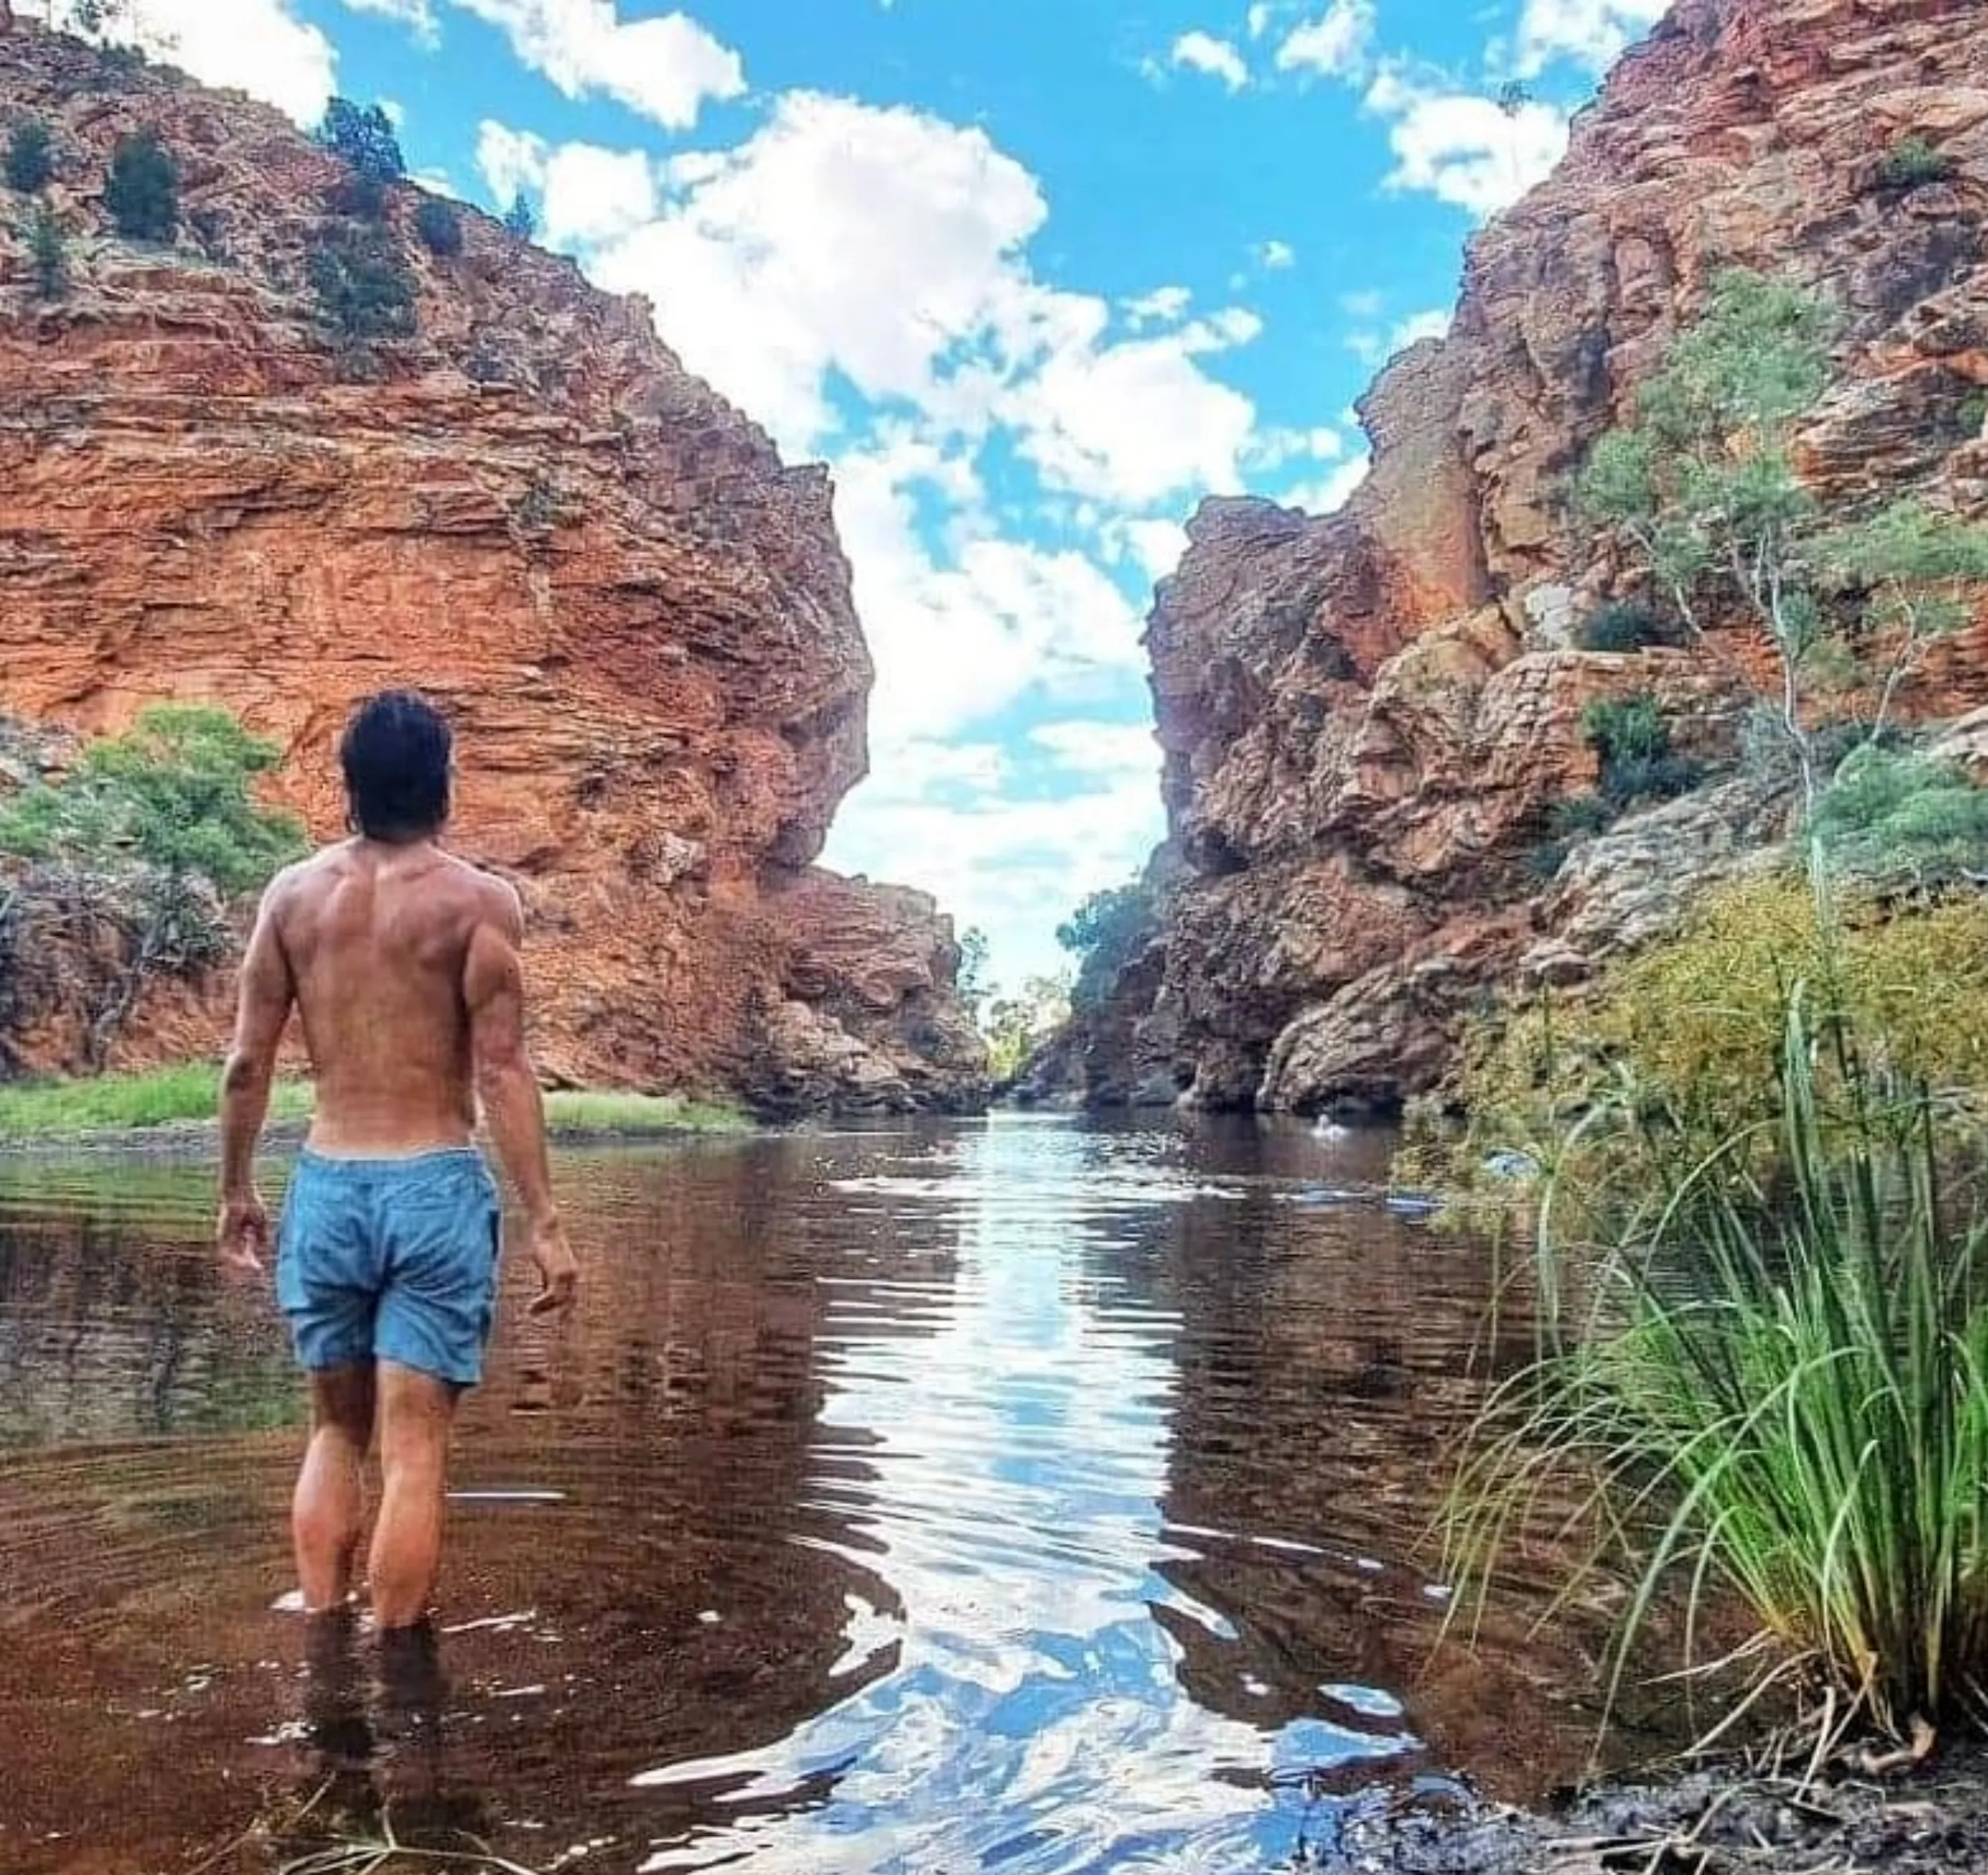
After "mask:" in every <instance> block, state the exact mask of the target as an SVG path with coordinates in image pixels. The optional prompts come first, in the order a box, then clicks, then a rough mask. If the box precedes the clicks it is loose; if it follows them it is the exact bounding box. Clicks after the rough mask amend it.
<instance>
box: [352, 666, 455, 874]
mask: <svg viewBox="0 0 1988 1875" xmlns="http://www.w3.org/2000/svg"><path fill="white" fill-rule="evenodd" d="M452 741H453V739H452V738H451V736H450V735H449V725H448V724H446V723H445V722H444V721H443V720H442V719H441V712H440V711H438V710H437V709H436V708H435V707H434V705H433V704H431V703H429V702H428V701H427V700H425V698H422V697H419V696H415V695H414V693H413V692H411V691H407V690H384V691H382V692H380V694H379V695H378V696H369V697H368V698H367V700H365V702H363V703H362V704H360V705H359V708H357V709H355V711H353V712H352V719H351V721H350V722H349V723H347V724H346V726H345V735H344V739H343V740H342V741H341V742H340V743H339V764H340V765H341V766H342V767H343V769H344V771H345V798H346V799H347V802H349V803H350V804H351V819H352V824H353V826H355V827H356V828H357V829H358V830H359V832H360V833H362V834H364V835H365V836H366V837H367V839H369V840H386V841H407V840H422V839H425V838H427V837H428V836H429V835H430V834H437V833H439V832H440V831H441V827H442V823H443V822H445V821H446V820H447V819H448V818H449V753H450V748H451V746H452Z"/></svg>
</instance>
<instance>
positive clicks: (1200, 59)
mask: <svg viewBox="0 0 1988 1875" xmlns="http://www.w3.org/2000/svg"><path fill="white" fill-rule="evenodd" d="M1168 57H1169V58H1170V61H1171V62H1172V63H1173V64H1174V65H1175V66H1177V67H1181V68H1184V69H1186V70H1188V71H1190V72H1204V73H1206V74H1207V75H1208V76H1210V78H1219V79H1220V80H1221V81H1222V83H1223V84H1225V85H1227V86H1228V87H1229V89H1230V90H1231V91H1241V89H1242V88H1243V87H1244V86H1245V85H1246V84H1248V83H1249V66H1248V65H1245V63H1244V62H1243V57H1242V54H1241V53H1239V52H1238V51H1237V49H1235V47H1234V46H1233V45H1230V44H1229V41H1227V40H1226V39H1218V38H1217V37H1215V36H1214V33H1202V32H1193V33H1182V34H1181V36H1180V37H1178V39H1176V40H1175V41H1174V49H1173V51H1172V52H1171V53H1170V54H1169V55H1168Z"/></svg>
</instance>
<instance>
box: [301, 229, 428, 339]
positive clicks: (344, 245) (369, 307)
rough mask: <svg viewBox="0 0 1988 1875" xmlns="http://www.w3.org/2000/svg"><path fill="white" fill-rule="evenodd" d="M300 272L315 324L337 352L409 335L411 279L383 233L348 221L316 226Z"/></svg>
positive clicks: (412, 306)
mask: <svg viewBox="0 0 1988 1875" xmlns="http://www.w3.org/2000/svg"><path fill="white" fill-rule="evenodd" d="M305 273H306V277H308V280H309V281H310V283H311V291H312V295H313V296H314V297H315V298H316V301H317V315H318V320H319V323H320V324H322V325H323V327H324V328H325V330H326V331H327V332H329V333H330V334H331V335H332V337H333V338H334V339H335V340H336V341H337V343H338V344H339V347H340V349H341V350H343V351H363V350H364V349H365V348H367V347H369V346H371V345H373V344H375V343H379V342H382V341H384V340H389V339H409V338H412V337H413V336H414V332H415V331H416V329H417V325H418V320H417V316H416V312H415V287H414V276H413V275H412V274H411V273H410V272H409V271H408V269H407V265H406V261H403V260H402V257H401V253H400V249H398V247H397V246H396V245H394V238H393V236H392V234H391V233H390V232H389V231H388V230H387V229H384V228H381V227H375V226H370V225H363V224H353V223H348V222H333V223H330V224H327V225H326V226H323V227H321V228H320V229H319V231H318V239H317V245H316V247H315V248H313V249H312V252H311V255H310V257H309V259H308V261H307V262H306V263H305Z"/></svg>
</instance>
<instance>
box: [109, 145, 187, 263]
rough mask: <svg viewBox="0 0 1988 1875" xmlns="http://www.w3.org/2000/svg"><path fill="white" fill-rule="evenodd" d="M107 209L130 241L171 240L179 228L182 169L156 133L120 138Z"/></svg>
mask: <svg viewBox="0 0 1988 1875" xmlns="http://www.w3.org/2000/svg"><path fill="white" fill-rule="evenodd" d="M104 207H105V208H107V209H108V210H109V211H110V217H111V221H112V224H113V226H115V227H116V229H117V231H118V233H120V234H121V235H123V236H124V237H125V239H126V240H127V241H171V239H172V237H173V236H174V233H176V232H177V231H178V227H179V169H178V165H177V164H176V163H174V161H173V159H172V155H171V152H170V151H168V150H167V147H166V146H165V144H164V143H162V142H161V141H160V140H159V132H158V131H155V130H151V129H146V130H141V131H137V132H135V134H134V135H131V136H127V137H120V138H119V139H118V141H117V147H116V150H115V151H112V155H111V168H110V176H109V179H108V181H107V182H106V183H105V185H104Z"/></svg>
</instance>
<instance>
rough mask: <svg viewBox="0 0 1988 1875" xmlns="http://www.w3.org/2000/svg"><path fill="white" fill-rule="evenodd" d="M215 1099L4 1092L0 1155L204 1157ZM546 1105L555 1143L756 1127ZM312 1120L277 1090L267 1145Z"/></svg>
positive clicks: (735, 1117) (30, 1089) (139, 1082)
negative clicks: (193, 1153)
mask: <svg viewBox="0 0 1988 1875" xmlns="http://www.w3.org/2000/svg"><path fill="white" fill-rule="evenodd" d="M220 1100H221V1071H220V1069H218V1067H215V1066H213V1065H209V1064H207V1063H204V1062H194V1063H189V1064H185V1065H180V1066H178V1067H172V1068H161V1069H154V1070H152V1071H151V1072H150V1073H143V1074H106V1075H99V1076H96V1077H92V1078H89V1079H87V1080H76V1081H37V1082H31V1083H23V1084H22V1085H18V1086H8V1087H0V1153H18V1152H26V1151H131V1152H179V1151H200V1150H203V1149H206V1148H207V1147H211V1146H212V1145H213V1144H214V1142H215V1140H216V1139H217V1138H218V1134H219V1132H220V1126H219V1122H218V1119H217V1117H216V1116H217V1114H218V1111H219V1108H220ZM545 1104H546V1126H547V1132H548V1133H549V1134H550V1135H551V1138H552V1139H553V1140H554V1141H555V1143H559V1144H561V1145H586V1144H604V1143H613V1142H615V1141H618V1140H627V1141H635V1140H664V1139H675V1138H680V1137H684V1136H708V1135H723V1134H728V1133H742V1132H750V1131H751V1129H752V1126H753V1122H752V1120H751V1118H750V1117H749V1116H747V1114H746V1113H744V1112H743V1111H742V1110H740V1109H739V1108H735V1107H727V1106H723V1105H721V1104H718V1103H716V1102H712V1101H704V1100H689V1099H685V1098H683V1097H680V1096H675V1095H655V1094H637V1093H626V1092H617V1091H614V1090H612V1089H600V1090H590V1089H557V1090H555V1091H554V1092H550V1093H548V1094H547V1096H546V1100H545ZM310 1119H311V1090H310V1089H309V1087H308V1085H306V1084H304V1082H302V1081H283V1082H280V1083H279V1084H278V1085H276V1088H275V1089H274V1090H273V1092H272V1094H271V1096H270V1100H269V1125H268V1127H267V1128H265V1133H264V1138H265V1141H266V1142H267V1143H269V1144H272V1145H277V1146H282V1145H294V1144H296V1143H300V1142H301V1140H303V1138H304V1133H305V1132H306V1131H307V1129H308V1127H309V1125H310Z"/></svg>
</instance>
